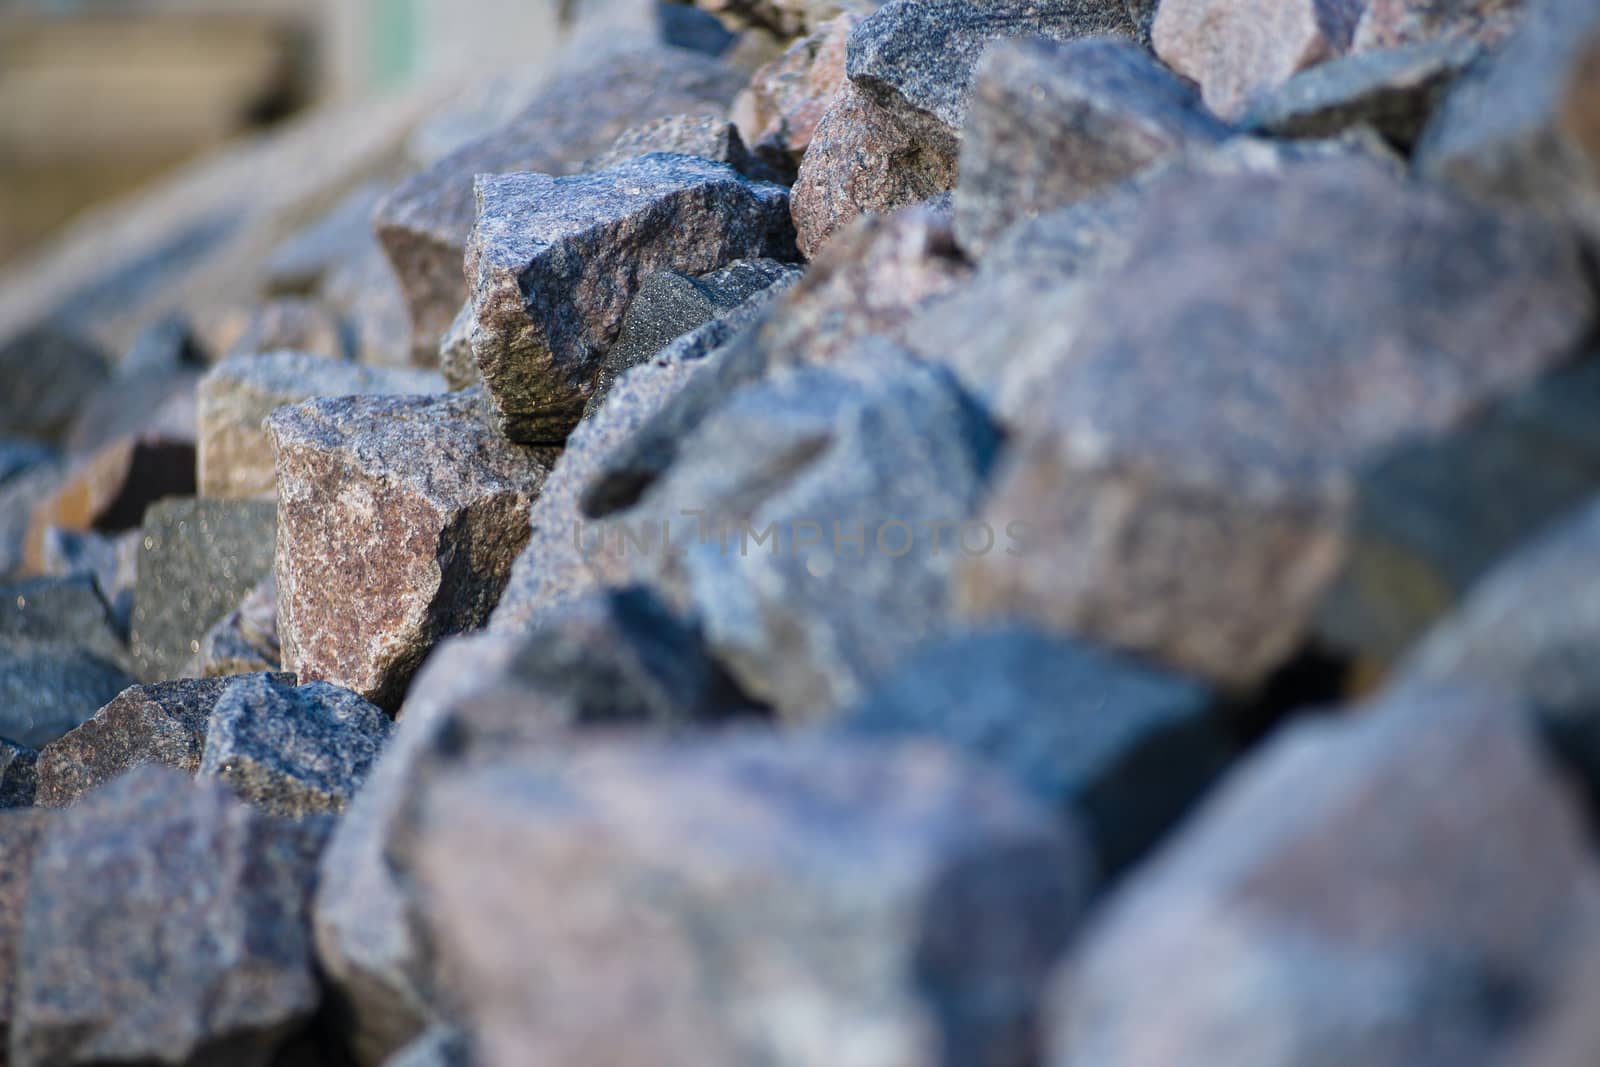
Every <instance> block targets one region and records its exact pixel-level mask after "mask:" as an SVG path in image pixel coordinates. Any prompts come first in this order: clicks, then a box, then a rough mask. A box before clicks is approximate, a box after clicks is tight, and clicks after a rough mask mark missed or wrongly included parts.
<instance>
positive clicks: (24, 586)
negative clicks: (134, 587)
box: [0, 575, 128, 734]
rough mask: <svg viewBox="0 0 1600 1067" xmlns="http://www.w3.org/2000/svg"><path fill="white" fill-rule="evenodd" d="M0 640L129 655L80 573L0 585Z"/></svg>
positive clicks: (119, 659)
mask: <svg viewBox="0 0 1600 1067" xmlns="http://www.w3.org/2000/svg"><path fill="white" fill-rule="evenodd" d="M0 645H3V646H8V647H21V646H28V647H34V646H43V645H58V646H64V647H71V648H78V649H82V650H83V651H85V652H89V653H92V654H94V655H96V656H99V657H100V658H101V659H103V660H105V661H106V662H108V663H116V664H123V663H126V662H127V659H128V650H127V647H126V646H125V645H124V644H123V643H122V638H121V636H120V635H119V634H118V632H117V628H116V625H115V623H114V621H113V619H112V616H111V610H110V608H109V607H108V606H107V604H106V602H105V598H104V597H102V596H101V595H100V590H99V589H98V588H97V587H96V585H95V582H94V579H93V578H90V577H87V576H85V575H75V576H72V577H67V578H30V579H27V580H26V581H21V582H16V583H13V584H10V585H6V586H0ZM3 733H4V731H0V734H3Z"/></svg>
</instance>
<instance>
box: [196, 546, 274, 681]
mask: <svg viewBox="0 0 1600 1067" xmlns="http://www.w3.org/2000/svg"><path fill="white" fill-rule="evenodd" d="M282 664H283V651H282V649H281V648H280V647H279V645H278V582H277V579H276V578H274V577H273V575H272V573H271V572H270V571H269V572H268V574H267V576H266V577H265V578H263V579H261V582H260V583H259V584H258V585H257V586H256V587H255V588H254V589H252V590H250V592H249V593H248V594H247V595H246V596H245V598H244V600H242V601H240V603H239V606H238V607H237V608H235V609H233V610H232V611H230V612H229V613H228V614H226V615H224V616H223V617H222V618H221V619H219V620H218V621H217V623H216V625H215V626H213V627H211V629H209V630H207V631H206V635H205V636H204V637H202V638H201V639H200V651H199V652H196V653H195V658H194V663H193V664H192V665H191V667H190V668H189V670H188V671H187V672H186V673H187V674H189V675H192V676H193V677H196V678H220V677H223V676H224V675H229V674H250V673H253V672H255V671H275V670H277V669H278V668H279V667H280V666H282Z"/></svg>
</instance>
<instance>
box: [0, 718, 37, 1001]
mask: <svg viewBox="0 0 1600 1067" xmlns="http://www.w3.org/2000/svg"><path fill="white" fill-rule="evenodd" d="M38 762H39V753H37V752H35V751H34V750H33V749H31V748H29V747H28V746H26V745H19V744H17V743H16V742H14V741H7V740H6V739H5V738H3V737H0V809H5V808H26V807H31V806H32V804H33V797H34V793H35V792H36V791H37V789H38V786H39V775H38V771H37V770H36V767H37V764H38ZM4 975H5V968H4V967H0V985H4V984H5V977H4ZM0 1029H3V1028H0Z"/></svg>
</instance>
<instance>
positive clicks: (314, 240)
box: [264, 182, 384, 348]
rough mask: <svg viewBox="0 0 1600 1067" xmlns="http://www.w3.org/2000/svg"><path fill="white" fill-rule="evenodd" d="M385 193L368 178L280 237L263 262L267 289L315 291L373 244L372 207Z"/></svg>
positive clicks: (311, 294) (295, 293)
mask: <svg viewBox="0 0 1600 1067" xmlns="http://www.w3.org/2000/svg"><path fill="white" fill-rule="evenodd" d="M383 193H384V189H383V187H382V186H381V185H379V184H378V183H376V182H369V183H368V184H366V185H363V186H361V187H360V188H359V189H356V190H355V191H353V192H351V193H350V194H349V195H348V196H346V197H345V198H344V199H343V200H341V201H339V203H338V204H336V205H335V206H334V207H333V208H332V209H331V210H329V211H328V212H327V213H326V214H324V215H322V216H320V217H318V218H317V219H316V220H314V221H313V222H311V223H310V224H309V225H307V226H305V227H304V228H303V229H301V230H299V231H297V232H296V233H294V234H291V235H290V236H289V237H286V238H285V239H284V240H283V241H282V242H280V243H279V244H278V246H277V247H276V248H274V249H273V250H272V253H271V255H269V256H268V257H267V261H266V263H265V264H264V273H265V279H266V281H265V289H266V291H267V293H269V294H270V295H272V296H299V297H314V296H316V295H317V294H318V293H319V292H320V291H321V290H322V287H323V285H324V284H325V283H326V282H327V280H328V278H329V276H330V275H332V274H333V273H334V272H335V271H336V270H338V269H339V268H340V267H341V266H343V265H344V264H345V263H347V262H349V260H350V259H351V258H353V257H355V256H358V255H360V254H361V252H362V250H364V249H365V248H366V247H368V246H369V245H371V244H373V236H372V212H373V209H374V208H376V207H377V206H378V201H379V200H380V199H382V197H383ZM273 347H285V348H293V347H295V346H293V345H281V346H273Z"/></svg>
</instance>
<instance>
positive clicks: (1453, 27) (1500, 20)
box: [1353, 0, 1546, 51]
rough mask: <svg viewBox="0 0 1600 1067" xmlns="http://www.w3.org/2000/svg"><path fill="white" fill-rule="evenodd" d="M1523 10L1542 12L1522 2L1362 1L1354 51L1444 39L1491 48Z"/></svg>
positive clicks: (1505, 33)
mask: <svg viewBox="0 0 1600 1067" xmlns="http://www.w3.org/2000/svg"><path fill="white" fill-rule="evenodd" d="M1524 9H1529V10H1531V12H1532V16H1533V17H1534V18H1538V17H1541V14H1542V12H1543V11H1544V10H1546V8H1545V6H1544V5H1542V4H1528V3H1525V2H1524V0H1366V3H1365V5H1364V10H1363V11H1362V13H1361V21H1360V22H1359V23H1358V24H1357V25H1356V33H1355V41H1354V43H1353V47H1354V48H1355V49H1356V50H1357V51H1364V50H1367V49H1374V48H1395V47H1398V46H1401V45H1409V44H1417V43H1420V42H1423V41H1434V40H1441V39H1446V38H1466V39H1470V40H1475V41H1478V42H1480V43H1482V44H1485V45H1490V46H1493V45H1497V44H1499V43H1500V42H1501V41H1502V40H1504V39H1505V37H1506V36H1507V35H1508V34H1509V33H1510V32H1511V30H1512V29H1513V27H1515V26H1516V25H1517V24H1518V23H1519V22H1520V21H1522V18H1521V16H1522V13H1523V10H1524Z"/></svg>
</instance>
